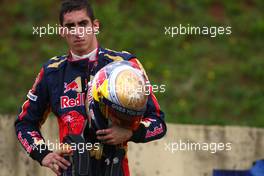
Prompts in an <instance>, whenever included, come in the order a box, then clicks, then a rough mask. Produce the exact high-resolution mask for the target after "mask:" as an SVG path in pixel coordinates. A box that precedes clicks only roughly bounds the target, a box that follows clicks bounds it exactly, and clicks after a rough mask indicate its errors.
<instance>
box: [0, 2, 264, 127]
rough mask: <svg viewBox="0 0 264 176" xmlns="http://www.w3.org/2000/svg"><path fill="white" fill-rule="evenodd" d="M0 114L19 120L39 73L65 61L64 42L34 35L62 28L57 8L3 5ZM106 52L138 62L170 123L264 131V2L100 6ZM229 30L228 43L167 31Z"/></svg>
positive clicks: (222, 38)
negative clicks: (59, 58) (158, 89)
mask: <svg viewBox="0 0 264 176" xmlns="http://www.w3.org/2000/svg"><path fill="white" fill-rule="evenodd" d="M0 4H1V5H0V7H1V11H0V26H1V30H0V37H1V39H0V56H1V59H0V75H1V77H0V79H1V81H0V87H1V89H0V97H1V98H0V113H1V114H16V113H17V111H18V108H19V106H20V105H21V104H22V103H23V101H24V99H25V96H26V93H27V91H28V90H29V89H30V88H31V86H32V84H33V82H34V79H35V76H36V75H37V73H38V71H39V69H40V67H41V65H42V64H43V63H44V62H45V61H47V60H48V59H49V58H51V57H53V56H55V55H63V54H65V53H67V45H66V44H65V42H64V41H63V39H61V38H60V37H59V36H55V35H52V36H44V37H42V38H40V37H38V36H34V35H32V32H33V29H32V27H33V26H41V25H44V26H46V25H47V24H51V25H52V24H53V25H55V24H58V9H59V1H54V0H45V1H35V0H20V1H18V0H16V1H15V0H9V1H7V0H2V1H1V2H0ZM93 5H94V10H95V15H96V17H97V18H98V19H99V20H100V22H101V30H100V34H99V35H98V38H99V41H100V43H101V45H102V46H103V47H107V48H111V49H115V50H126V51H129V52H132V53H134V54H136V55H137V57H138V58H139V59H140V60H141V62H142V64H143V65H144V67H145V69H146V71H147V73H148V75H149V77H150V80H151V82H152V84H158V85H159V84H165V85H166V92H165V93H157V94H156V96H157V98H158V100H159V102H160V104H161V108H162V109H163V111H164V112H165V113H166V119H167V121H168V122H174V123H193V124H207V125H208V124H220V125H243V126H244V125H247V126H258V127H263V126H264V115H263V114H264V85H263V83H264V50H263V46H264V45H263V39H264V15H263V14H264V13H263V9H264V1H263V0H241V1H230V0H223V1H218V0H201V1H196V0H185V1H183V0H178V1H175V0H162V1H146V0H136V1H132V0H123V1H121V0H112V1H106V0H98V1H96V2H95V1H94V3H93ZM179 24H183V25H188V24H190V25H192V26H231V27H232V34H231V35H229V36H223V35H221V36H218V37H216V38H211V37H209V36H199V35H182V36H175V37H174V38H172V37H170V36H168V35H165V34H164V32H165V29H164V27H165V26H166V27H168V26H179Z"/></svg>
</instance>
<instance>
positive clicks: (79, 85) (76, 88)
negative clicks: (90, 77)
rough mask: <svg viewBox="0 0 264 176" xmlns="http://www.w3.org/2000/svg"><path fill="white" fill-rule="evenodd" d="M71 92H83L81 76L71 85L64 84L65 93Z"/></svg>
mask: <svg viewBox="0 0 264 176" xmlns="http://www.w3.org/2000/svg"><path fill="white" fill-rule="evenodd" d="M69 91H75V92H82V82H81V77H80V76H79V77H77V78H75V79H74V80H73V81H72V82H70V83H64V93H67V92H69Z"/></svg>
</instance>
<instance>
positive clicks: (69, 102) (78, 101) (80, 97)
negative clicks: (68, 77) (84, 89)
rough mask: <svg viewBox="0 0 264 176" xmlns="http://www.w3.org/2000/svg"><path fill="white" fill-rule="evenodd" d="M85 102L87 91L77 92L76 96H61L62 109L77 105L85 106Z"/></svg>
mask: <svg viewBox="0 0 264 176" xmlns="http://www.w3.org/2000/svg"><path fill="white" fill-rule="evenodd" d="M84 103H85V93H77V97H76V98H69V97H68V96H61V97H60V105H61V109H64V108H72V107H75V106H84Z"/></svg>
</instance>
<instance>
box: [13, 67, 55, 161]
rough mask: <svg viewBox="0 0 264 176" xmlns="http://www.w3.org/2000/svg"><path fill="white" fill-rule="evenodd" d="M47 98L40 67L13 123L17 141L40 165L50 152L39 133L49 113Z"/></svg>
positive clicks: (46, 88) (42, 71)
mask: <svg viewBox="0 0 264 176" xmlns="http://www.w3.org/2000/svg"><path fill="white" fill-rule="evenodd" d="M48 97H49V96H48V87H47V81H46V77H45V71H44V67H42V69H41V70H40V72H39V74H38V76H37V78H36V80H35V83H34V85H33V87H32V88H31V89H30V90H29V92H28V94H27V99H26V101H25V102H24V104H23V105H22V107H21V108H20V113H19V114H18V116H17V119H16V121H15V131H16V135H17V138H18V140H19V141H20V143H21V144H22V146H23V148H24V149H25V150H26V151H27V153H28V154H29V155H30V157H31V158H33V159H34V160H37V161H38V162H39V163H40V164H41V161H42V159H43V158H44V157H45V156H46V155H47V154H48V153H50V152H51V151H49V150H48V148H47V146H46V145H45V143H44V138H43V137H42V135H41V132H40V127H41V125H42V124H43V123H44V121H45V120H46V117H47V116H48V113H49V111H50V106H49V98H48Z"/></svg>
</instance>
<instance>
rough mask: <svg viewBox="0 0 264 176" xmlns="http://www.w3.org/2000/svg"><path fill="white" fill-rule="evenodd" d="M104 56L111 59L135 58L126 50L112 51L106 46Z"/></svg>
mask: <svg viewBox="0 0 264 176" xmlns="http://www.w3.org/2000/svg"><path fill="white" fill-rule="evenodd" d="M104 50H105V52H104V56H105V57H107V58H109V59H111V60H113V61H122V60H130V59H132V58H135V56H134V55H133V54H131V53H129V52H127V51H122V52H119V51H114V50H111V49H108V48H105V49H104Z"/></svg>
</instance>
